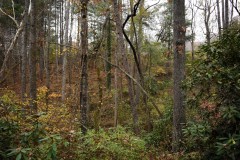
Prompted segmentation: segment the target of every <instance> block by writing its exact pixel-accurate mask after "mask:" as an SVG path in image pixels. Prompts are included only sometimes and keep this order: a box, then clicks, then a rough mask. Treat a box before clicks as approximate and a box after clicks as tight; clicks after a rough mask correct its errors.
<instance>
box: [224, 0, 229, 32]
mask: <svg viewBox="0 0 240 160" xmlns="http://www.w3.org/2000/svg"><path fill="white" fill-rule="evenodd" d="M228 25H229V5H228V0H225V28H226V29H227V28H228Z"/></svg>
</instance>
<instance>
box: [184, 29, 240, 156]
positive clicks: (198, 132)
mask: <svg viewBox="0 0 240 160" xmlns="http://www.w3.org/2000/svg"><path fill="white" fill-rule="evenodd" d="M201 53H203V56H202V59H201V60H198V61H196V62H195V64H194V65H193V68H192V69H191V71H190V76H189V78H188V79H187V80H186V81H185V87H186V89H187V91H188V93H189V94H188V101H187V105H188V106H189V108H193V109H194V110H197V114H196V115H195V117H193V119H192V120H191V121H193V122H191V123H188V125H187V127H186V129H185V130H184V134H185V137H186V140H185V144H187V151H188V152H195V151H197V152H199V153H201V152H202V153H203V157H206V158H208V159H209V158H210V159H237V157H239V156H240V150H239V148H240V139H239V137H240V127H239V126H240V108H239V106H240V98H239V97H240V74H239V71H240V29H239V27H238V26H232V27H231V28H230V29H229V30H227V31H225V33H224V35H223V36H222V38H221V39H220V40H219V41H216V42H214V43H212V44H211V45H210V46H208V45H206V46H203V47H202V49H201ZM194 143H195V145H193V144H194Z"/></svg>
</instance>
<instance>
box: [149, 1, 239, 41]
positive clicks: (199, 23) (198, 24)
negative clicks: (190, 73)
mask: <svg viewBox="0 0 240 160" xmlns="http://www.w3.org/2000/svg"><path fill="white" fill-rule="evenodd" d="M197 1H199V0H185V6H186V13H187V16H186V18H187V19H191V10H190V9H189V5H190V2H191V3H193V4H196V2H197ZM208 1H210V0H208ZM212 1H213V3H215V0H212ZM157 2H160V3H166V2H167V0H145V3H146V5H147V6H148V5H153V4H155V3H157ZM220 5H221V4H220ZM229 6H230V4H229ZM194 8H195V9H196V7H194ZM220 8H221V6H220ZM229 8H231V7H229ZM160 11H161V9H160ZM215 13H216V10H215V11H214V12H213V14H212V15H211V19H210V23H211V31H212V34H213V35H216V34H217V27H218V26H217V19H216V14H215ZM237 15H238V14H237V12H236V11H233V17H235V16H237ZM154 25H156V24H154ZM194 25H195V34H196V37H195V40H196V41H200V42H204V41H205V26H204V16H203V11H201V10H197V12H196V16H195V24H194ZM187 31H188V32H190V28H188V30H187Z"/></svg>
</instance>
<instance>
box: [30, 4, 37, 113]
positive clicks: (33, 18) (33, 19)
mask: <svg viewBox="0 0 240 160" xmlns="http://www.w3.org/2000/svg"><path fill="white" fill-rule="evenodd" d="M36 3H37V1H32V13H31V15H30V49H29V69H30V80H29V82H30V107H31V111H32V112H34V113H36V112H37V103H36V100H37V79H36V64H37V55H36V54H37V43H36V38H37V26H36V24H37V10H36Z"/></svg>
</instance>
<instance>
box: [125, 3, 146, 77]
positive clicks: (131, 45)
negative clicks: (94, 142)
mask: <svg viewBox="0 0 240 160" xmlns="http://www.w3.org/2000/svg"><path fill="white" fill-rule="evenodd" d="M140 2H141V0H138V2H137V3H136V4H135V5H134V7H133V11H132V12H131V14H128V15H127V18H126V19H125V21H124V23H123V25H122V31H123V35H124V37H125V39H126V40H127V42H128V44H129V45H130V47H131V49H132V51H133V56H134V60H135V63H136V65H137V69H138V73H139V75H140V77H141V78H143V75H142V72H141V68H140V64H139V60H138V58H137V52H136V49H135V48H134V46H133V44H132V42H131V41H130V39H129V38H128V36H127V34H126V32H125V26H126V24H127V22H128V21H129V19H130V18H133V17H135V16H136V14H137V10H138V7H139V5H140Z"/></svg>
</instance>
